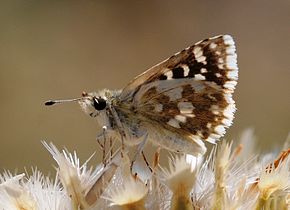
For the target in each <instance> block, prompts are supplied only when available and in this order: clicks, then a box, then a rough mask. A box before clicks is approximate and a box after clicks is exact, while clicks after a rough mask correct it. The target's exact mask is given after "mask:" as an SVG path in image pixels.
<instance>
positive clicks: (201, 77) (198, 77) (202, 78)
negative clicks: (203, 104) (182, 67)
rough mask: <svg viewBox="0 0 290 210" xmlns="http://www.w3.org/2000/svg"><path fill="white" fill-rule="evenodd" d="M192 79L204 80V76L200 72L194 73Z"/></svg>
mask: <svg viewBox="0 0 290 210" xmlns="http://www.w3.org/2000/svg"><path fill="white" fill-rule="evenodd" d="M194 79H195V80H205V76H203V75H201V74H196V75H194Z"/></svg>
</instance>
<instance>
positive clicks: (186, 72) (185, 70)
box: [181, 64, 190, 77]
mask: <svg viewBox="0 0 290 210" xmlns="http://www.w3.org/2000/svg"><path fill="white" fill-rule="evenodd" d="M181 67H182V68H183V71H184V75H183V76H184V77H187V76H188V74H189V71H190V69H189V68H188V65H185V64H184V65H182V66H181Z"/></svg>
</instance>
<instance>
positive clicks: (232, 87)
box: [224, 81, 237, 90]
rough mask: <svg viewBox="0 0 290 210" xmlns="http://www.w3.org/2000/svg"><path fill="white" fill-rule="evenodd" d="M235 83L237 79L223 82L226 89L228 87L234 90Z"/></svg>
mask: <svg viewBox="0 0 290 210" xmlns="http://www.w3.org/2000/svg"><path fill="white" fill-rule="evenodd" d="M236 84H237V81H227V82H225V84H224V88H227V89H229V90H234V89H235V86H236Z"/></svg>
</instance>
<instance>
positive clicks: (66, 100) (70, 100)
mask: <svg viewBox="0 0 290 210" xmlns="http://www.w3.org/2000/svg"><path fill="white" fill-rule="evenodd" d="M83 99H84V97H81V98H73V99H62V100H48V101H46V102H45V103H44V105H45V106H52V105H54V104H61V103H66V102H74V101H80V100H83Z"/></svg>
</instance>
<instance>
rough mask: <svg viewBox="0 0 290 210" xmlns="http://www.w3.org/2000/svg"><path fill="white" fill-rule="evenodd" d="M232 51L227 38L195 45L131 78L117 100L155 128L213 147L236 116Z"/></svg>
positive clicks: (234, 54) (235, 68)
mask: <svg viewBox="0 0 290 210" xmlns="http://www.w3.org/2000/svg"><path fill="white" fill-rule="evenodd" d="M235 51H236V49H235V45H234V41H233V39H232V37H231V36H229V35H222V36H217V37H213V38H210V39H205V40H203V41H200V42H198V43H196V44H195V45H193V46H191V47H188V48H186V49H184V50H183V51H181V52H179V53H176V54H175V55H173V56H172V57H170V58H168V59H167V60H165V61H163V62H161V63H160V64H158V65H156V66H154V67H152V68H151V69H149V70H147V71H146V72H144V73H143V74H141V75H140V76H138V77H136V78H135V79H134V80H132V81H131V82H130V83H129V84H128V86H127V87H125V88H124V89H123V91H122V93H121V97H120V98H121V101H122V103H123V104H124V103H125V102H128V104H131V105H132V107H131V109H134V113H137V114H139V116H140V115H141V116H142V118H143V119H145V120H144V121H148V122H149V123H148V124H150V125H154V126H156V129H165V130H166V131H171V132H174V133H175V134H179V135H181V136H182V137H185V138H187V139H191V140H193V141H200V140H202V141H209V142H212V143H214V142H215V141H216V140H217V139H219V138H220V137H221V136H222V135H223V134H224V133H225V129H226V128H227V127H228V126H230V125H231V123H232V120H233V114H234V112H235V103H234V100H233V98H232V94H233V91H234V89H235V86H236V84H237V79H238V67H237V56H236V53H235Z"/></svg>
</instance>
